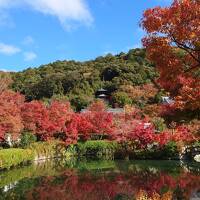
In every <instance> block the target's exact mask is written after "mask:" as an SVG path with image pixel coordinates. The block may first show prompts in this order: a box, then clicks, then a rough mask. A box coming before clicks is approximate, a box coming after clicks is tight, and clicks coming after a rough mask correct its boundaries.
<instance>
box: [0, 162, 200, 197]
mask: <svg viewBox="0 0 200 200" xmlns="http://www.w3.org/2000/svg"><path fill="white" fill-rule="evenodd" d="M4 199H5V200H15V199H19V200H21V199H22V200H23V199H24V200H32V199H34V200H145V199H148V200H175V199H177V200H189V199H191V200H200V164H198V163H185V164H184V165H183V164H180V163H179V162H176V161H94V160H93V161H79V162H77V161H71V162H67V163H66V162H64V161H46V162H43V163H40V164H37V165H36V164H32V165H29V166H24V167H21V168H17V169H12V170H9V171H5V172H0V200H4Z"/></svg>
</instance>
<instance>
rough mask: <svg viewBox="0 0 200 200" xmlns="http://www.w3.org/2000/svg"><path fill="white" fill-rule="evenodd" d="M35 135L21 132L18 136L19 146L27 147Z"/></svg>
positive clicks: (34, 139) (34, 138)
mask: <svg viewBox="0 0 200 200" xmlns="http://www.w3.org/2000/svg"><path fill="white" fill-rule="evenodd" d="M36 140H37V137H36V136H35V135H33V134H32V133H31V132H23V133H22V135H21V137H20V146H21V147H22V148H26V147H29V146H30V145H31V144H32V143H34V142H36Z"/></svg>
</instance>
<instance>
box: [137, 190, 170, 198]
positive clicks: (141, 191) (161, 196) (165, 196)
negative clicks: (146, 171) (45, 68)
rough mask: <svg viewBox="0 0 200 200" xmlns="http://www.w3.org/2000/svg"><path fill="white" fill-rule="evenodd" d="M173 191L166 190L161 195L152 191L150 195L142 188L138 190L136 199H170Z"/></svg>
mask: <svg viewBox="0 0 200 200" xmlns="http://www.w3.org/2000/svg"><path fill="white" fill-rule="evenodd" d="M172 199H173V193H172V192H171V191H168V192H167V193H165V194H163V195H159V194H158V193H154V194H153V195H152V196H151V197H150V196H149V195H148V194H147V192H145V191H144V190H140V191H139V193H138V194H137V196H136V200H172Z"/></svg>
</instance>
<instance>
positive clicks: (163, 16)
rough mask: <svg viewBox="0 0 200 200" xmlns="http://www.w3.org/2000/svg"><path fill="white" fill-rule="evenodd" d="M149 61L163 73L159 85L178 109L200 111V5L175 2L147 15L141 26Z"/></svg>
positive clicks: (196, 1)
mask: <svg viewBox="0 0 200 200" xmlns="http://www.w3.org/2000/svg"><path fill="white" fill-rule="evenodd" d="M141 25H142V27H143V28H144V30H146V32H147V33H148V35H147V36H146V37H145V38H144V39H143V45H144V47H146V50H147V54H148V58H149V59H150V60H151V61H152V62H153V63H154V64H155V65H156V67H157V69H158V70H159V72H160V77H159V79H158V83H159V84H160V85H161V86H162V87H163V88H164V89H165V90H167V91H169V92H170V94H171V96H172V97H174V99H175V105H176V107H177V108H178V109H182V110H184V109H187V110H197V109H199V108H200V76H199V71H200V3H199V0H183V1H179V0H174V1H173V3H172V5H171V6H170V7H166V8H161V7H156V8H153V9H148V10H146V11H145V12H144V15H143V19H142V22H141Z"/></svg>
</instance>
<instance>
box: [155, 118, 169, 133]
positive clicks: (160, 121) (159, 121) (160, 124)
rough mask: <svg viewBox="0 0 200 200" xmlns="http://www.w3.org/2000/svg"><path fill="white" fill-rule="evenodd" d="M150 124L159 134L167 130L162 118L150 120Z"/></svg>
mask: <svg viewBox="0 0 200 200" xmlns="http://www.w3.org/2000/svg"><path fill="white" fill-rule="evenodd" d="M152 122H153V124H154V126H155V129H156V130H157V131H159V132H162V131H164V130H165V129H166V128H167V126H166V124H165V120H164V119H163V118H160V117H155V118H153V119H152Z"/></svg>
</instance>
